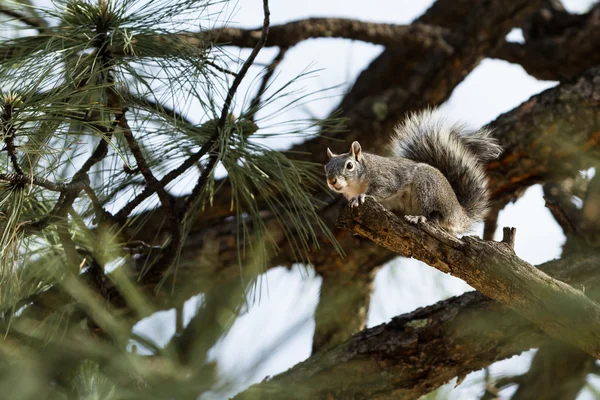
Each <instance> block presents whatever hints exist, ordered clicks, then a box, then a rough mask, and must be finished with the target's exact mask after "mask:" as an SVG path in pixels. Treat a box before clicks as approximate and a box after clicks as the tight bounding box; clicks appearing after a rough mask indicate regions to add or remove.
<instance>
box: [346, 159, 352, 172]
mask: <svg viewBox="0 0 600 400" xmlns="http://www.w3.org/2000/svg"><path fill="white" fill-rule="evenodd" d="M352 168H354V164H352V161H350V162H348V164H346V169H349V170H352Z"/></svg>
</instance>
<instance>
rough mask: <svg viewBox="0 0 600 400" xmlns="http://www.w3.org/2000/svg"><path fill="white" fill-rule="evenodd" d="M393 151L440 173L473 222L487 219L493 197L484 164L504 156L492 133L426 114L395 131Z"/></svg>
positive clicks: (413, 117) (419, 114)
mask: <svg viewBox="0 0 600 400" xmlns="http://www.w3.org/2000/svg"><path fill="white" fill-rule="evenodd" d="M392 150H393V152H394V155H396V156H397V157H404V158H408V159H411V160H413V161H417V162H422V163H426V164H429V165H431V166H433V167H435V168H437V169H439V170H440V171H441V172H442V174H443V175H444V176H445V177H446V179H448V182H450V185H451V186H452V188H453V189H454V192H455V193H456V197H457V199H458V202H459V203H460V204H461V205H462V206H463V208H464V210H465V212H466V214H467V215H468V216H469V218H471V219H472V220H474V221H476V220H480V219H482V218H483V217H485V215H486V213H487V211H488V198H489V194H488V189H487V178H486V175H485V170H484V167H483V163H484V162H486V161H489V160H492V159H495V158H498V156H499V155H500V153H502V147H500V145H499V144H498V142H497V140H496V139H495V138H494V137H492V135H491V131H490V130H488V129H485V128H482V129H479V130H473V129H469V128H466V127H465V126H463V125H461V124H451V123H450V124H449V123H447V122H445V121H444V120H443V119H442V118H441V117H440V116H439V115H437V113H436V111H435V110H425V111H421V112H419V113H415V114H413V115H411V116H410V117H408V118H407V119H406V120H405V121H404V122H403V123H401V124H399V125H398V126H397V127H396V128H395V130H394V135H393V137H392Z"/></svg>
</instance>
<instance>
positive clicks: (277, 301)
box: [44, 0, 600, 400]
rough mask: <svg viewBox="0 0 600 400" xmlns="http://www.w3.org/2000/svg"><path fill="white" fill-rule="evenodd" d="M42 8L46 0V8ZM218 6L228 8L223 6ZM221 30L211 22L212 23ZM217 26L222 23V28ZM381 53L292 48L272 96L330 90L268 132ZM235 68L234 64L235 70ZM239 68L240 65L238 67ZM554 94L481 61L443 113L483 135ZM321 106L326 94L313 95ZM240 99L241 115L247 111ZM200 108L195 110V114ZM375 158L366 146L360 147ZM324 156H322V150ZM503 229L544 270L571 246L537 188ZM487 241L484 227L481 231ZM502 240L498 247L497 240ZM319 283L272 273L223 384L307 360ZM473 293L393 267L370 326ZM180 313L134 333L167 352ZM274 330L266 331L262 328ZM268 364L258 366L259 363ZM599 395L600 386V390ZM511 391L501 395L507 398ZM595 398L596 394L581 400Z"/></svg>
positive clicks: (305, 45)
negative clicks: (504, 117)
mask: <svg viewBox="0 0 600 400" xmlns="http://www.w3.org/2000/svg"><path fill="white" fill-rule="evenodd" d="M44 2H45V1H44ZM431 3H432V1H431V0H398V1H393V2H392V1H386V0H370V1H369V2H365V1H357V0H304V1H289V0H271V1H270V2H269V4H270V10H271V23H272V25H276V24H281V23H285V22H288V21H292V20H298V19H303V18H308V17H346V18H354V19H360V20H362V21H372V22H384V23H395V24H407V23H410V22H411V21H412V20H413V19H415V18H416V17H418V16H419V15H421V14H422V13H423V12H424V11H425V10H426V9H427V8H428V7H429V6H430V5H431ZM563 3H564V4H565V6H566V7H567V8H568V10H569V11H572V12H584V11H585V10H586V9H587V8H588V7H589V6H590V4H591V3H592V1H591V0H563ZM215 7H218V8H222V7H223V4H218V5H216V6H215ZM262 17H263V16H262V6H261V0H243V1H239V2H231V3H229V4H228V5H227V6H226V8H225V10H224V12H223V13H222V20H223V21H229V22H228V24H229V25H230V26H237V27H242V28H255V27H258V26H259V25H260V24H261V22H262ZM211 23H212V24H214V21H213V22H211ZM217 25H218V24H217ZM508 37H509V39H510V40H514V41H519V40H522V35H521V34H520V31H519V30H513V32H511V33H510V34H509V36H508ZM227 50H228V51H229V52H231V53H232V54H234V55H236V56H239V57H240V58H241V59H245V57H247V55H248V54H249V50H247V49H242V50H240V49H236V48H228V49H227ZM382 50H383V48H382V46H377V45H372V44H368V43H362V42H357V41H350V40H343V39H328V38H327V39H315V40H307V41H304V42H302V43H300V44H298V45H297V46H295V47H294V48H292V49H291V50H290V51H288V53H287V54H286V56H285V59H284V61H283V62H282V63H281V65H280V66H279V67H278V68H277V70H276V79H275V81H274V83H273V87H274V88H276V87H278V86H280V85H281V84H283V83H285V82H287V81H289V80H291V79H293V78H294V77H295V76H297V75H298V74H300V73H302V72H303V71H306V70H307V69H308V70H312V71H315V72H314V74H312V75H311V76H310V77H308V78H306V79H304V80H302V81H301V82H298V83H297V84H296V85H295V86H294V87H296V88H297V89H298V90H304V93H311V92H316V91H322V90H323V89H326V88H332V89H331V90H328V91H327V92H326V93H327V96H326V97H325V98H322V99H320V100H314V101H312V102H310V103H308V104H305V105H303V106H301V107H297V108H295V109H293V110H290V111H288V112H286V113H284V114H281V115H278V116H276V117H273V118H271V120H270V121H269V123H271V124H273V125H276V123H278V122H285V121H288V120H291V119H293V118H306V117H307V116H312V117H321V118H322V117H325V116H327V114H328V113H329V112H330V111H331V110H332V108H333V107H334V106H335V105H336V104H337V103H338V102H339V100H340V99H341V96H342V95H343V93H344V91H345V90H348V89H349V85H350V84H351V83H352V82H353V81H354V80H355V78H356V77H357V75H358V74H359V73H360V72H361V71H362V70H363V69H364V68H365V67H366V66H367V65H368V64H369V63H370V62H371V61H372V60H373V59H374V58H375V57H377V56H378V55H379V54H380V53H381V51H382ZM276 54H277V49H273V48H266V49H263V50H262V51H261V53H260V54H259V57H258V59H257V64H259V65H263V66H264V65H266V64H268V63H269V62H270V60H271V59H272V58H273V57H274V56H275V55H276ZM230 67H231V68H232V69H236V65H233V64H232V65H231V66H230ZM238 67H239V66H238ZM260 71H261V67H255V68H252V69H251V71H250V79H247V80H245V81H244V82H243V84H242V85H241V87H240V89H239V91H238V93H242V94H243V93H251V92H252V90H256V85H257V80H256V79H252V78H253V77H252V74H254V77H256V76H257V74H258V73H259V72H260ZM554 85H556V82H543V81H537V80H536V79H534V78H532V77H530V76H528V75H527V74H526V73H525V71H524V70H523V69H522V68H521V67H520V66H517V65H511V64H509V63H507V62H504V61H498V60H484V61H483V62H482V63H481V64H480V65H479V66H478V67H477V68H476V69H475V70H474V71H473V72H472V73H471V74H470V75H469V76H468V77H467V79H465V81H463V82H462V83H461V84H460V85H459V86H458V87H457V88H456V90H455V91H454V93H453V94H452V96H451V98H450V99H449V100H448V102H447V103H446V104H444V105H443V106H442V108H441V111H442V112H443V113H444V114H445V115H446V116H447V118H448V119H450V120H460V121H463V122H466V123H467V124H469V125H471V126H473V127H479V126H481V125H483V124H485V123H488V122H490V121H492V120H494V119H495V118H496V117H497V116H498V115H499V114H501V113H503V112H506V111H509V110H511V109H513V108H514V107H516V106H517V105H518V104H520V103H521V102H523V101H525V100H527V99H528V98H529V97H530V96H532V95H534V94H536V93H539V92H541V91H543V90H544V89H547V88H549V87H552V86H554ZM316 97H322V93H321V94H319V95H315V96H314V98H316ZM241 103H242V101H241V98H238V101H237V104H236V107H234V110H238V111H239V110H240V109H241ZM279 106H280V105H278V104H274V105H273V106H272V107H271V108H266V109H264V110H262V111H261V114H259V115H258V124H259V126H260V121H261V118H263V120H266V118H267V117H270V116H271V115H273V114H276V113H275V111H277V108H278V107H279ZM190 109H193V105H190ZM301 140H303V139H302V138H301V137H297V138H293V139H290V138H283V139H277V138H274V139H265V140H264V143H265V144H266V145H268V146H271V147H273V148H279V149H284V148H286V147H289V146H290V145H291V143H295V142H298V141H301ZM361 144H362V145H363V148H364V149H365V150H366V151H368V143H361ZM323 151H325V149H323ZM504 226H511V227H516V228H517V236H516V247H515V251H516V253H517V255H518V256H519V257H521V258H523V259H524V260H526V261H528V262H530V263H533V264H539V263H541V262H544V261H547V260H551V259H553V258H556V257H558V256H559V255H560V246H561V244H562V243H563V241H564V237H563V235H562V233H561V230H560V228H559V227H558V225H557V224H556V223H555V222H554V220H553V219H552V217H551V215H550V213H549V212H548V210H547V209H545V207H544V201H543V199H542V191H541V188H540V187H539V186H534V187H532V188H530V189H529V190H528V191H527V192H526V193H525V195H524V196H523V197H522V198H521V199H520V200H518V201H517V202H516V203H515V204H509V205H508V206H507V207H506V208H505V209H504V210H503V211H502V212H501V213H500V216H499V221H498V227H499V232H501V228H502V227H504ZM474 232H475V234H479V235H480V234H481V232H482V227H481V226H478V227H477V228H476V229H475V231H474ZM499 232H497V233H496V238H497V239H499ZM320 283H321V281H320V278H319V277H317V276H315V274H314V272H312V271H311V270H310V269H307V268H306V267H304V266H300V265H298V266H295V267H294V268H292V269H291V270H287V269H284V268H274V269H272V270H270V271H269V272H267V273H266V274H265V276H264V277H263V279H261V281H260V285H259V287H258V290H260V293H261V296H260V298H261V300H260V302H258V301H257V302H256V303H255V304H253V305H252V307H251V308H250V309H249V310H248V312H247V313H245V314H244V315H242V316H240V317H239V318H238V319H237V320H236V322H235V324H234V325H233V327H232V329H231V331H230V332H229V333H228V335H227V336H226V337H225V338H224V339H223V340H221V341H220V342H219V343H218V344H217V345H216V346H215V347H214V348H213V349H212V350H211V356H212V357H213V358H214V359H215V360H216V361H217V362H218V367H219V374H220V376H221V377H222V378H223V379H230V378H239V377H240V376H246V377H247V379H246V380H244V381H237V383H236V385H237V386H236V390H242V389H243V388H244V387H246V386H248V385H250V384H251V383H254V382H258V381H261V380H262V379H264V378H265V377H266V376H267V375H271V376H272V375H275V374H277V373H279V372H282V371H285V370H286V369H288V368H290V367H292V366H293V365H295V364H297V363H298V362H300V361H302V360H304V359H306V358H307V357H309V356H310V349H311V344H312V335H313V331H314V320H313V314H314V311H315V308H316V306H317V303H318V296H319V288H320ZM468 290H472V289H471V288H470V287H469V286H468V285H466V284H465V283H464V282H462V281H460V280H458V279H456V278H453V277H451V276H449V275H446V274H443V273H441V272H439V271H437V270H435V269H433V268H431V267H428V266H426V265H424V264H422V263H420V262H417V261H415V260H407V259H396V260H394V261H392V262H390V263H388V264H387V265H385V266H383V268H382V269H381V270H380V271H379V272H378V274H377V276H376V279H375V291H374V293H373V296H372V299H371V304H370V310H369V315H368V326H375V325H378V324H381V323H385V322H387V321H389V320H390V318H392V317H393V316H396V315H399V314H402V313H405V312H409V311H412V310H414V309H415V308H417V307H421V306H426V305H430V304H433V303H436V302H437V301H440V300H442V299H445V298H448V297H450V296H454V295H459V294H461V293H464V292H465V291H468ZM198 304H199V297H197V298H193V299H191V300H190V301H189V302H188V303H187V304H186V308H185V312H186V316H185V319H186V320H189V318H190V317H191V315H192V314H193V311H194V309H195V307H197V306H198ZM174 319H175V313H174V311H173V310H171V311H164V312H160V313H157V314H155V315H153V316H152V317H150V318H147V319H145V320H143V321H141V322H140V323H138V324H137V325H136V327H135V328H134V329H135V330H136V331H139V332H141V333H144V334H145V335H147V336H149V337H151V338H153V339H154V340H155V341H156V342H157V343H166V342H167V341H168V340H169V339H170V337H171V336H172V334H173V333H174V328H175V323H174ZM266 325H268V326H269V329H264V326H266ZM531 354H532V353H531V352H528V353H525V355H523V356H520V357H513V358H512V359H510V360H505V361H502V362H499V363H496V364H494V365H493V366H492V368H491V373H492V375H496V376H500V375H502V374H505V373H520V372H525V371H527V369H528V366H529V362H530V359H531ZM260 359H265V360H266V361H265V362H262V363H260V364H255V363H256V361H257V360H260ZM481 377H482V373H481V372H479V373H474V374H471V375H469V376H468V377H467V379H466V380H465V381H464V382H463V383H462V384H461V385H460V386H459V387H458V388H457V389H454V390H450V389H449V388H452V387H453V386H448V390H450V391H449V394H448V398H449V399H470V398H476V396H477V395H478V394H480V393H481V390H482V386H481V385H480V384H479V383H480V382H481ZM598 386H599V387H600V385H598ZM510 394H511V390H507V391H503V392H502V393H501V395H502V397H503V398H509V396H510ZM203 398H204V399H205V400H208V399H213V398H214V399H218V398H222V394H214V395H213V396H209V395H207V396H203ZM590 398H593V397H592V396H591V394H590V393H589V392H585V393H583V394H582V395H581V396H580V400H585V399H590Z"/></svg>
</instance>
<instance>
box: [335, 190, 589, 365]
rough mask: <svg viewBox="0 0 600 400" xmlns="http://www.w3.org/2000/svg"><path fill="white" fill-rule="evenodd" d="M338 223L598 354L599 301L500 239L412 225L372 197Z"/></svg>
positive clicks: (346, 211) (543, 328)
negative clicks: (455, 234) (587, 295)
mask: <svg viewBox="0 0 600 400" xmlns="http://www.w3.org/2000/svg"><path fill="white" fill-rule="evenodd" d="M338 226H340V227H342V228H345V229H349V230H351V231H352V232H355V233H358V234H359V235H361V236H363V237H366V238H368V239H371V240H373V242H375V243H377V244H378V245H380V246H383V247H385V248H387V249H388V250H392V251H394V252H395V253H398V254H400V255H402V256H405V257H413V258H415V259H417V260H420V261H423V262H424V263H427V264H428V265H430V266H432V267H434V268H436V269H438V270H440V271H442V272H445V273H449V274H451V275H452V276H455V277H457V278H460V279H462V280H463V281H465V282H467V283H468V284H469V285H470V286H472V287H473V288H475V289H477V290H479V291H480V292H481V293H483V294H484V295H486V296H488V297H490V298H492V299H494V300H497V301H499V302H501V303H502V304H504V305H506V306H508V307H510V308H511V309H513V310H515V311H517V312H518V313H520V314H521V315H523V316H524V317H525V318H527V319H529V320H531V321H533V322H534V323H536V324H537V325H538V326H539V327H540V328H541V329H542V330H544V331H545V332H546V333H548V334H549V335H550V336H552V337H554V338H557V339H561V340H565V341H567V342H569V343H571V344H573V345H575V346H577V347H579V348H580V349H582V350H584V351H586V352H588V353H589V354H591V355H593V356H595V357H600V305H598V304H596V303H595V302H593V301H591V300H590V299H589V298H587V297H586V296H585V295H584V294H583V293H582V292H581V291H579V290H576V289H574V288H573V287H571V286H569V285H567V284H564V283H561V282H560V281H557V280H556V279H553V278H551V277H550V276H548V275H546V274H544V273H543V272H541V271H540V270H539V269H537V268H535V267H534V266H533V265H531V264H529V263H527V262H525V261H523V260H521V259H520V258H518V257H517V256H516V255H515V253H514V251H513V250H512V248H511V247H510V246H509V245H507V244H506V243H503V242H491V241H484V240H481V239H479V238H477V237H474V236H465V237H463V238H462V239H457V238H455V237H454V236H451V235H449V234H447V233H445V232H443V231H441V230H440V229H439V228H437V227H436V226H434V225H432V224H428V223H426V224H420V225H419V226H418V227H416V226H414V225H410V224H408V223H407V222H406V221H404V220H403V219H400V218H398V217H396V216H395V215H394V214H392V213H391V212H390V211H388V210H386V209H385V208H383V206H381V205H380V204H378V203H376V202H375V201H374V200H372V199H367V201H366V202H365V204H363V205H361V206H360V207H357V208H346V209H345V210H344V212H343V213H342V215H341V216H340V217H339V219H338Z"/></svg>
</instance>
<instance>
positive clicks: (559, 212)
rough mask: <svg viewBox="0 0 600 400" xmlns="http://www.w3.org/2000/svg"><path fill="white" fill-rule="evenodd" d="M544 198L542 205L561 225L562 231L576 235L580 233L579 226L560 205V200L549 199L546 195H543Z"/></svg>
mask: <svg viewBox="0 0 600 400" xmlns="http://www.w3.org/2000/svg"><path fill="white" fill-rule="evenodd" d="M544 200H545V202H546V203H545V204H544V205H545V206H546V208H547V209H548V210H550V212H551V213H552V216H553V217H554V219H555V220H556V222H557V223H558V224H559V225H560V226H561V228H562V229H563V231H564V233H575V234H577V235H581V232H579V228H578V227H577V225H575V224H574V223H573V221H572V220H571V218H570V217H569V216H568V215H567V212H566V211H565V209H564V208H563V207H562V205H561V204H560V202H558V201H556V200H551V199H549V198H548V197H547V196H544Z"/></svg>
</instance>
